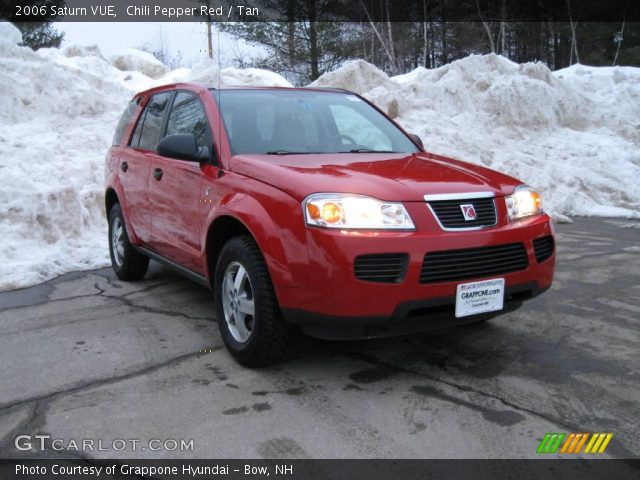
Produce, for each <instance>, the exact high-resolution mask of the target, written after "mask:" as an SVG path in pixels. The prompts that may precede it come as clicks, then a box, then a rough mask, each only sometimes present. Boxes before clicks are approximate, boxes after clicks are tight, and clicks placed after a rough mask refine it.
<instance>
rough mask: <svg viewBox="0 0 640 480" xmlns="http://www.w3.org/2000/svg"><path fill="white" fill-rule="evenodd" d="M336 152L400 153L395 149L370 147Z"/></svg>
mask: <svg viewBox="0 0 640 480" xmlns="http://www.w3.org/2000/svg"><path fill="white" fill-rule="evenodd" d="M338 153H400V152H397V151H395V150H373V149H371V148H354V149H352V150H349V151H348V152H338Z"/></svg>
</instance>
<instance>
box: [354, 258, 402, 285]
mask: <svg viewBox="0 0 640 480" xmlns="http://www.w3.org/2000/svg"><path fill="white" fill-rule="evenodd" d="M408 262H409V256H408V255H407V254H406V253H380V254H374V255H360V256H358V257H356V259H355V262H354V265H353V270H354V273H355V275H356V277H357V278H358V279H360V280H364V281H367V282H381V283H399V282H401V281H402V279H403V278H404V275H405V272H406V271H407V263H408Z"/></svg>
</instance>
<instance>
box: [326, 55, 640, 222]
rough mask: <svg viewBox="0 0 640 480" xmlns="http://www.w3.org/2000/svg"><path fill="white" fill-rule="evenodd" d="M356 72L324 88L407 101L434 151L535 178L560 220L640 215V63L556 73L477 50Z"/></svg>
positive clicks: (403, 116)
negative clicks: (397, 68) (425, 63)
mask: <svg viewBox="0 0 640 480" xmlns="http://www.w3.org/2000/svg"><path fill="white" fill-rule="evenodd" d="M353 70H354V68H353V66H352V65H346V66H345V67H343V68H341V69H338V70H336V71H334V72H331V73H330V74H326V75H324V76H323V77H321V78H320V79H319V80H318V81H316V82H315V84H318V85H324V86H337V87H342V88H350V87H351V88H350V89H352V90H354V91H361V92H364V95H365V97H367V98H369V99H370V100H372V101H373V102H375V103H376V104H377V105H379V106H380V107H381V108H383V109H389V106H390V105H392V104H394V103H395V104H397V109H398V113H399V116H398V118H397V121H398V122H399V123H400V124H401V125H403V126H404V127H405V128H406V130H408V131H410V132H412V133H416V134H418V135H420V136H421V137H422V139H423V141H424V144H425V147H426V149H427V150H429V151H432V152H435V153H439V154H443V155H448V156H451V157H454V158H459V159H462V160H465V161H469V162H474V163H479V164H483V165H486V166H488V167H490V168H493V169H496V170H500V171H503V172H505V173H508V174H510V175H512V176H514V177H517V178H519V179H521V180H523V181H525V182H527V183H529V184H530V185H532V186H534V187H535V188H537V189H539V190H540V191H541V192H542V195H543V199H544V205H545V208H546V209H547V210H548V211H550V212H551V213H552V215H554V217H556V219H563V218H566V217H565V216H566V215H598V216H621V217H636V218H637V217H639V216H640V215H639V213H638V212H640V184H639V183H638V181H637V179H638V178H640V149H639V146H640V69H638V68H630V67H585V66H582V65H575V66H573V67H571V68H568V69H564V70H560V71H557V72H551V71H550V70H549V69H548V68H547V67H546V66H544V65H543V64H540V63H527V64H522V65H519V64H517V63H513V62H511V61H509V60H507V59H506V58H504V57H500V56H497V55H482V56H481V55H475V56H470V57H467V58H464V59H462V60H459V61H456V62H453V63H451V64H449V65H445V66H443V67H440V68H437V69H433V70H427V69H425V68H418V69H416V70H414V71H412V72H410V73H408V74H405V75H399V76H396V77H391V78H390V79H389V80H387V79H386V78H384V77H383V76H381V75H379V74H378V72H379V71H378V70H377V68H376V67H374V66H373V65H368V64H365V63H364V62H361V63H360V65H359V66H358V71H359V72H361V73H360V74H361V76H362V77H363V78H364V79H366V80H365V81H364V83H363V85H360V86H358V85H357V84H356V85H355V87H356V88H353V86H354V81H353V79H354V74H353ZM372 78H379V79H380V83H379V84H378V85H376V84H375V82H373V83H372V82H371V79H372ZM356 83H357V82H356ZM358 87H359V88H358Z"/></svg>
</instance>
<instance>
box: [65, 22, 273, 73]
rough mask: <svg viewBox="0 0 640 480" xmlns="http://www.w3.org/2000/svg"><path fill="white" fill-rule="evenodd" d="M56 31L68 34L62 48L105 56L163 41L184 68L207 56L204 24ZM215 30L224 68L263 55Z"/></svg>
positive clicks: (77, 26) (103, 25) (80, 26)
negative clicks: (93, 48) (91, 48)
mask: <svg viewBox="0 0 640 480" xmlns="http://www.w3.org/2000/svg"><path fill="white" fill-rule="evenodd" d="M55 28H56V29H58V30H59V31H61V32H64V34H65V35H64V41H63V44H62V45H63V46H64V45H68V44H71V43H78V44H83V45H90V44H95V45H98V47H100V50H101V51H102V53H103V54H105V55H109V54H110V53H113V52H114V51H116V50H118V49H120V48H127V47H132V48H140V47H142V46H144V45H145V44H150V45H157V44H159V43H160V39H161V38H162V39H163V40H164V42H165V44H168V48H169V51H170V52H171V53H172V54H173V55H177V53H178V52H182V57H183V59H184V62H185V65H183V66H190V65H191V64H192V63H194V62H197V61H198V59H199V58H200V57H203V56H204V57H206V56H207V27H206V24H205V23H202V22H195V23H186V22H57V23H55ZM213 29H214V30H213V50H214V60H216V61H217V60H218V59H217V55H218V51H219V52H220V63H221V65H222V66H223V67H227V66H233V64H234V60H235V59H237V58H245V59H247V58H250V57H256V56H260V55H261V52H263V49H262V48H261V47H258V46H252V45H247V44H246V43H245V42H244V41H242V40H239V39H236V38H235V37H232V36H230V35H227V34H225V33H220V32H218V29H217V26H216V25H215V24H214V25H213ZM218 38H219V39H220V42H219V43H220V48H219V49H218V46H217V44H218Z"/></svg>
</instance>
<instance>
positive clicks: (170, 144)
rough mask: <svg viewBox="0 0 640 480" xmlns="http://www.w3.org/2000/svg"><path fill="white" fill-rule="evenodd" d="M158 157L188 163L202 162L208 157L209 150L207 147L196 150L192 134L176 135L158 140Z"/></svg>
mask: <svg viewBox="0 0 640 480" xmlns="http://www.w3.org/2000/svg"><path fill="white" fill-rule="evenodd" d="M204 150H206V152H205V151H204ZM158 155H161V156H163V157H169V158H177V159H178V160H187V161H189V162H203V161H206V160H207V158H208V157H209V149H208V148H207V147H202V148H198V144H197V142H196V137H195V136H194V135H193V134H191V133H177V134H175V135H167V136H166V137H164V138H163V139H162V140H160V143H159V144H158Z"/></svg>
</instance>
